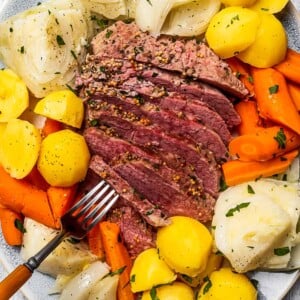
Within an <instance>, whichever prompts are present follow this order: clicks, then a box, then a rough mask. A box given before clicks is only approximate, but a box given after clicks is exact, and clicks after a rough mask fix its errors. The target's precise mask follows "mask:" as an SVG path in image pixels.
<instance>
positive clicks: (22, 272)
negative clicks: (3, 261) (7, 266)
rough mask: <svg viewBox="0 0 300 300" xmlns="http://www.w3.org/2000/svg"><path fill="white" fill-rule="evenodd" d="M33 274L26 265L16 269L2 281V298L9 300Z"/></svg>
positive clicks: (0, 284) (0, 293) (0, 285)
mask: <svg viewBox="0 0 300 300" xmlns="http://www.w3.org/2000/svg"><path fill="white" fill-rule="evenodd" d="M31 275H32V272H31V270H29V269H28V268H27V267H26V266H25V265H20V266H18V267H17V268H15V269H14V271H12V272H11V273H10V274H9V275H8V276H7V277H6V278H5V279H4V280H3V281H1V282H0V300H8V299H9V298H10V297H11V296H12V295H13V294H14V293H15V292H16V291H17V290H18V289H19V288H20V287H21V286H22V285H23V284H24V283H25V282H26V281H27V280H28V279H29V278H30V277H31Z"/></svg>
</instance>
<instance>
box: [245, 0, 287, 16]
mask: <svg viewBox="0 0 300 300" xmlns="http://www.w3.org/2000/svg"><path fill="white" fill-rule="evenodd" d="M288 2H289V0H257V1H256V2H255V3H254V4H253V5H252V6H251V7H250V8H251V9H253V10H257V11H261V12H265V13H269V14H275V13H278V12H280V11H282V10H283V9H284V7H285V6H286V5H287V3H288Z"/></svg>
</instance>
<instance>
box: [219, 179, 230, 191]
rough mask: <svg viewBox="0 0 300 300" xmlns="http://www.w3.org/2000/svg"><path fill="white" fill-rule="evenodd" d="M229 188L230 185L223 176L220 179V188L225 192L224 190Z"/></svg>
mask: <svg viewBox="0 0 300 300" xmlns="http://www.w3.org/2000/svg"><path fill="white" fill-rule="evenodd" d="M227 189H228V185H227V184H226V182H225V180H224V178H221V179H220V189H219V191H220V192H223V191H225V190H227Z"/></svg>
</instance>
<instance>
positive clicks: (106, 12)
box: [84, 0, 128, 19]
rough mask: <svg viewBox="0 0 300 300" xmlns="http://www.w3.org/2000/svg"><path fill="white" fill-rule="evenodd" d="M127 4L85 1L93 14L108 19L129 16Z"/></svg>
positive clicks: (122, 1)
mask: <svg viewBox="0 0 300 300" xmlns="http://www.w3.org/2000/svg"><path fill="white" fill-rule="evenodd" d="M125 2H126V1H125V0H84V4H85V5H86V7H87V8H88V9H89V10H90V11H91V12H93V13H97V14H99V15H102V16H104V17H106V18H108V19H116V18H117V17H119V16H125V15H127V14H128V12H127V9H126V3H125Z"/></svg>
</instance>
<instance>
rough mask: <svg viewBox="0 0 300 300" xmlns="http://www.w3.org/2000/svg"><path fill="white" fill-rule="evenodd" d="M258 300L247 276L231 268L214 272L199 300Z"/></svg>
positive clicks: (200, 292)
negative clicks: (234, 271)
mask: <svg viewBox="0 0 300 300" xmlns="http://www.w3.org/2000/svg"><path fill="white" fill-rule="evenodd" d="M224 299H230V300H240V299H243V300H256V299H257V291H256V289H255V287H254V286H253V284H252V283H251V281H250V280H249V279H248V278H247V276H245V275H243V274H238V273H233V272H232V270H231V269H230V268H222V269H220V270H218V271H214V272H213V273H212V274H211V275H210V276H209V278H208V279H207V280H206V282H205V283H203V285H202V286H201V289H200V291H199V294H198V300H224Z"/></svg>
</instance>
